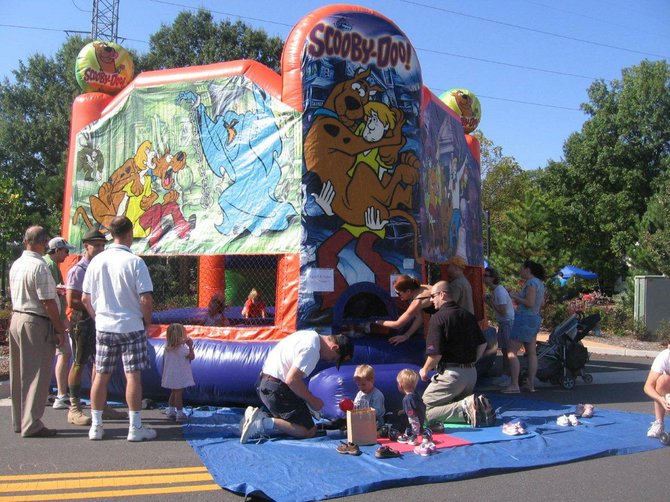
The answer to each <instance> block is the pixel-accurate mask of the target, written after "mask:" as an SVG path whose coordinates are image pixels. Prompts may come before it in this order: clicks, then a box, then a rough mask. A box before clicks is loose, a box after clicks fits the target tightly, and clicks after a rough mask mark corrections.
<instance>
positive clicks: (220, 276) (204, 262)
mask: <svg viewBox="0 0 670 502" xmlns="http://www.w3.org/2000/svg"><path fill="white" fill-rule="evenodd" d="M198 261H199V263H198V306H199V307H206V306H207V305H209V301H210V300H211V299H212V297H213V296H214V295H215V294H216V293H220V292H223V291H225V290H226V257H225V256H224V255H206V256H201V257H200V258H199V259H198Z"/></svg>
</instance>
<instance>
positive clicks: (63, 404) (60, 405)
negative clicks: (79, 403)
mask: <svg viewBox="0 0 670 502" xmlns="http://www.w3.org/2000/svg"><path fill="white" fill-rule="evenodd" d="M51 406H52V407H53V409H54V410H69V409H70V396H68V395H67V394H65V395H64V396H56V399H54V404H52V405H51Z"/></svg>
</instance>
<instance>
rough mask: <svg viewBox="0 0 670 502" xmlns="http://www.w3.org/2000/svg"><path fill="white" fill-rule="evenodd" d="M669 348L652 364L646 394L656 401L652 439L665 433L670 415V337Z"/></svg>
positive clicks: (651, 431)
mask: <svg viewBox="0 0 670 502" xmlns="http://www.w3.org/2000/svg"><path fill="white" fill-rule="evenodd" d="M667 342H668V346H667V347H666V349H665V350H663V351H662V352H661V353H660V354H658V355H657V356H656V359H654V362H653V363H652V364H651V370H649V376H647V381H646V382H645V384H644V392H645V394H647V395H648V396H649V397H650V398H651V399H653V400H654V418H655V420H654V421H653V422H652V423H651V427H649V430H648V431H647V436H648V437H650V438H657V437H660V436H661V434H662V433H663V432H664V431H665V424H664V420H665V415H666V413H670V336H669V337H668V340H667Z"/></svg>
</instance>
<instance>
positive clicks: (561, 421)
mask: <svg viewBox="0 0 670 502" xmlns="http://www.w3.org/2000/svg"><path fill="white" fill-rule="evenodd" d="M556 423H557V424H558V425H560V426H561V427H567V426H568V425H570V420H569V419H568V417H567V416H565V415H561V416H560V417H558V418H557V419H556Z"/></svg>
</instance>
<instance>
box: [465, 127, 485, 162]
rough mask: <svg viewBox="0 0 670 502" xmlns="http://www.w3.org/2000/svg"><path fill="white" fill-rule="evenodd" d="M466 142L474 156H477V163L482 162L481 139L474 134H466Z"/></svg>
mask: <svg viewBox="0 0 670 502" xmlns="http://www.w3.org/2000/svg"><path fill="white" fill-rule="evenodd" d="M465 142H466V143H467V144H468V148H469V149H470V153H471V154H472V156H473V157H474V158H475V160H476V161H477V164H481V161H482V160H481V156H482V153H481V145H480V144H479V140H478V139H477V138H476V137H475V136H473V135H472V134H466V135H465Z"/></svg>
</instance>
